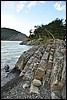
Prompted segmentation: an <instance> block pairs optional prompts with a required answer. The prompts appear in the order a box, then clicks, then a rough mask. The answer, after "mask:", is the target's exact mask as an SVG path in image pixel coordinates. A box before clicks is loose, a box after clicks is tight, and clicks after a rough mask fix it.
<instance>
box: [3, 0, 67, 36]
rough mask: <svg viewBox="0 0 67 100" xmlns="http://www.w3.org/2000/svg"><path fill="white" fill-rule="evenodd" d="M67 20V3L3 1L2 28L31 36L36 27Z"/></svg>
mask: <svg viewBox="0 0 67 100" xmlns="http://www.w3.org/2000/svg"><path fill="white" fill-rule="evenodd" d="M56 18H59V19H66V1H1V27H6V28H11V29H15V30H17V31H20V32H22V33H24V34H26V35H28V36H29V30H30V29H34V26H35V25H41V24H44V25H45V24H48V23H49V22H51V21H53V20H55V19H56Z"/></svg>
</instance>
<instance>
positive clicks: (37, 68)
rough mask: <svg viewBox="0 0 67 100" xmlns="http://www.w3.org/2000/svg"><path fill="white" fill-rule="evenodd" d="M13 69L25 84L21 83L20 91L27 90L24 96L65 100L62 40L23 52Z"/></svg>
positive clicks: (64, 52) (64, 62) (64, 57)
mask: <svg viewBox="0 0 67 100" xmlns="http://www.w3.org/2000/svg"><path fill="white" fill-rule="evenodd" d="M15 68H16V69H17V70H19V71H20V74H19V77H21V78H22V80H23V81H24V82H25V83H24V84H23V83H21V84H22V85H23V86H22V87H23V88H21V90H23V89H27V88H28V91H27V92H25V93H27V94H26V95H32V94H37V97H40V95H41V97H42V99H66V43H65V42H64V41H63V40H59V39H56V40H55V42H54V41H53V40H51V41H49V42H48V43H46V44H45V45H40V46H35V47H33V48H32V49H30V50H28V51H27V52H24V53H23V54H22V55H21V57H20V58H19V60H18V61H17V63H16V65H15ZM18 88H19V89H20V87H19V85H18ZM14 89H16V88H14ZM25 91H26V90H25ZM17 93H18V91H17ZM46 93H47V95H48V96H47V97H46ZM10 95H11V94H10ZM17 95H18V94H17ZM41 97H40V98H41ZM29 98H30V97H29ZM31 98H32V97H31Z"/></svg>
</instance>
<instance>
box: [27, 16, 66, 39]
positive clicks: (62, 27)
mask: <svg viewBox="0 0 67 100" xmlns="http://www.w3.org/2000/svg"><path fill="white" fill-rule="evenodd" d="M34 28H35V30H34V32H33V34H30V36H29V37H30V38H31V39H33V38H35V39H38V38H43V37H46V38H52V36H51V34H52V35H53V36H54V37H55V38H59V39H65V37H66V20H65V22H64V23H63V19H58V18H56V19H55V20H54V21H52V22H50V23H49V24H48V25H43V24H42V25H40V26H39V25H37V26H34ZM46 29H47V30H48V31H46ZM50 33H51V34H50ZM46 38H43V39H46Z"/></svg>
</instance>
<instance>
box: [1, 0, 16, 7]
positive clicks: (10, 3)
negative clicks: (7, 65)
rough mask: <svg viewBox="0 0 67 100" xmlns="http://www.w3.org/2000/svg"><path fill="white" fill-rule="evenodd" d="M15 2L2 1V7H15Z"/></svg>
mask: <svg viewBox="0 0 67 100" xmlns="http://www.w3.org/2000/svg"><path fill="white" fill-rule="evenodd" d="M13 5H14V2H13V1H1V6H4V7H6V6H8V7H13Z"/></svg>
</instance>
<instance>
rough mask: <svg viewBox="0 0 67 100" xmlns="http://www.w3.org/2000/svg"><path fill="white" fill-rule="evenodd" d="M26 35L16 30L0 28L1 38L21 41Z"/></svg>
mask: <svg viewBox="0 0 67 100" xmlns="http://www.w3.org/2000/svg"><path fill="white" fill-rule="evenodd" d="M26 37H27V36H26V35H25V34H23V33H21V32H18V31H16V30H13V29H9V28H1V40H13V41H14V40H20V41H22V40H23V39H25V38H26Z"/></svg>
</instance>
